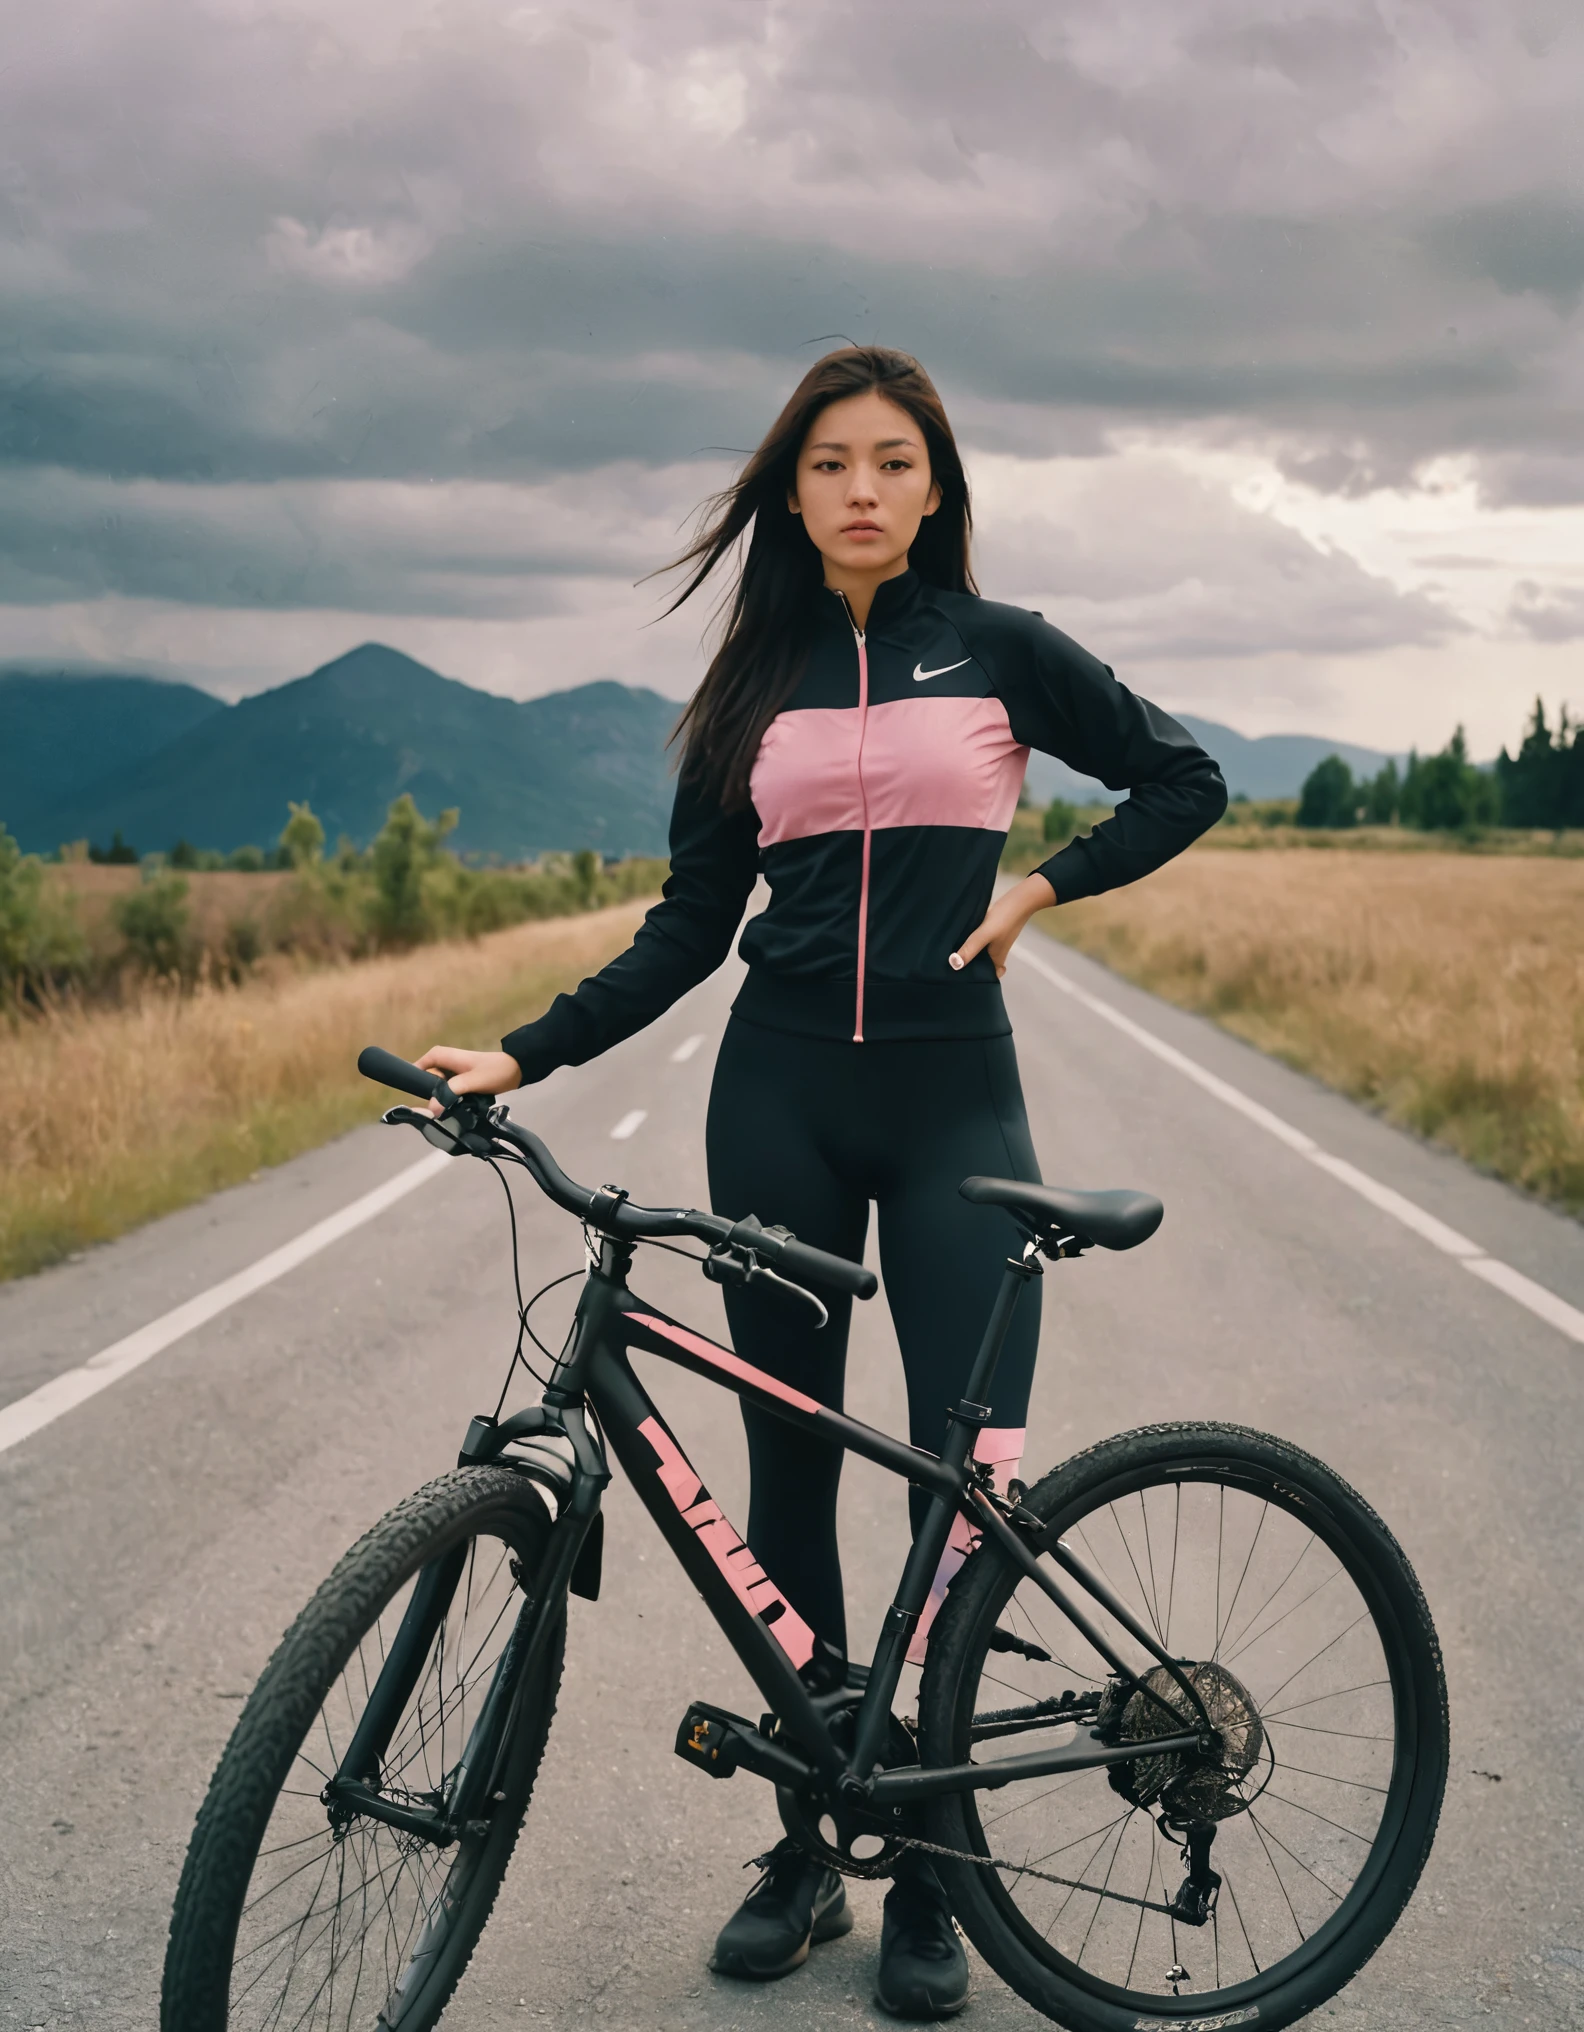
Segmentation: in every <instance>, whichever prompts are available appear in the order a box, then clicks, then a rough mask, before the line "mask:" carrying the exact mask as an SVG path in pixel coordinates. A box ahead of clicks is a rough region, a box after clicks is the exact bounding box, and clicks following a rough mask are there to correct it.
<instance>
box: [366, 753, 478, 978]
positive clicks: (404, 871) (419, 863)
mask: <svg viewBox="0 0 1584 2032" xmlns="http://www.w3.org/2000/svg"><path fill="white" fill-rule="evenodd" d="M456 822H457V813H456V811H455V810H454V809H453V810H451V811H443V812H441V814H440V816H439V818H438V819H436V820H435V821H434V823H433V824H432V825H431V824H430V822H429V820H428V819H426V818H425V817H424V815H423V813H422V812H421V811H420V810H419V809H418V807H417V805H416V804H414V803H413V800H412V795H411V793H410V792H409V791H405V790H404V791H403V792H402V794H401V796H400V797H398V798H397V800H396V802H395V803H394V804H393V805H392V806H391V808H390V810H389V811H388V812H387V813H386V815H385V823H384V825H383V826H382V827H381V828H380V830H379V832H378V834H377V835H376V836H375V840H374V844H373V845H372V846H371V847H370V849H369V863H370V866H371V868H372V871H373V875H374V905H373V910H372V912H371V917H372V922H373V930H374V935H375V937H376V939H377V940H378V941H379V943H380V944H381V945H391V946H400V945H415V944H417V942H418V941H419V940H420V939H421V938H422V937H423V936H424V933H425V931H426V930H427V929H428V925H427V921H426V916H425V911H424V877H425V876H426V875H427V874H429V872H430V871H431V870H432V869H434V868H437V867H438V866H439V865H440V862H441V858H442V856H441V843H442V841H443V840H444V839H445V837H446V835H447V834H448V833H449V832H451V831H452V830H453V829H454V828H455V826H456Z"/></svg>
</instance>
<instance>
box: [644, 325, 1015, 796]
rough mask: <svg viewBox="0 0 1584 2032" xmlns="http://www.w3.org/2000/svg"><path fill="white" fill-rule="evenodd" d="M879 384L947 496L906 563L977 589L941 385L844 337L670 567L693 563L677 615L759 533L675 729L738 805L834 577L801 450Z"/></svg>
mask: <svg viewBox="0 0 1584 2032" xmlns="http://www.w3.org/2000/svg"><path fill="white" fill-rule="evenodd" d="M870 389H875V390H877V391H878V392H879V393H880V394H882V395H884V396H885V398H886V399H887V401H889V402H894V403H895V404H896V405H897V407H898V408H899V409H903V410H906V412H907V414H908V415H909V416H910V417H911V418H912V419H913V421H914V423H915V424H916V425H917V426H918V428H919V430H920V431H922V432H923V435H924V444H925V448H926V450H927V451H928V453H929V462H930V472H931V476H932V477H933V479H934V481H935V483H936V485H937V486H938V487H939V488H940V494H941V498H940V506H939V507H938V508H937V509H936V510H935V513H934V514H933V515H930V516H926V517H925V519H924V521H923V523H922V524H921V525H920V528H919V533H918V536H917V538H916V539H915V541H914V544H913V548H912V549H911V551H910V552H909V553H908V563H909V565H910V566H911V567H912V569H913V570H914V571H916V572H917V573H918V575H919V577H920V578H921V579H927V580H928V581H929V583H930V584H931V585H935V586H940V587H943V588H944V589H945V590H947V591H948V592H957V593H962V592H967V593H974V592H977V591H978V590H979V589H978V587H977V586H976V585H975V584H974V579H973V571H972V569H971V566H970V564H969V557H968V545H969V538H970V535H971V533H972V528H973V515H972V512H971V510H970V507H969V503H968V481H967V477H966V475H965V474H964V472H963V467H962V458H961V456H960V454H959V453H958V450H957V441H956V439H955V438H954V437H953V436H952V428H951V425H950V424H949V423H948V422H947V421H946V411H945V409H944V408H943V406H942V404H941V399H940V397H939V395H937V394H936V392H935V384H934V383H933V382H932V381H931V380H930V377H929V376H928V374H926V373H925V371H924V369H923V368H922V367H921V366H920V365H919V363H918V361H917V360H915V359H914V358H913V357H912V355H911V354H909V353H895V352H892V351H891V350H890V348H889V347H886V346H843V347H842V348H841V350H840V351H839V352H835V353H827V354H826V355H825V357H824V359H823V360H816V361H815V363H814V365H813V366H812V367H810V369H809V370H808V372H807V373H806V374H805V375H804V376H803V379H802V380H801V381H800V382H799V383H798V385H797V387H796V388H795V389H794V390H793V391H792V397H791V400H790V401H789V402H788V403H787V405H786V407H785V409H783V410H782V412H781V414H780V415H779V416H778V417H777V418H776V420H775V422H774V423H773V424H772V425H771V426H770V429H769V431H768V433H767V434H766V436H765V440H764V442H763V444H761V445H760V447H759V449H758V450H757V451H756V452H755V453H754V455H753V457H752V458H751V459H749V461H748V463H747V465H745V466H744V467H743V469H742V471H741V473H739V474H738V476H737V478H736V480H735V481H733V483H732V485H731V486H729V487H727V488H726V489H725V490H724V491H723V492H721V493H719V494H716V495H714V496H712V497H711V499H710V500H708V501H706V502H705V504H704V506H703V508H702V509H701V510H700V511H699V532H698V535H697V536H696V537H695V538H694V540H693V542H692V543H690V544H689V545H688V547H687V549H686V550H685V551H684V552H683V553H682V555H681V556H680V557H679V558H677V559H676V560H675V561H674V562H673V563H672V564H671V565H670V566H668V567H667V569H668V570H671V571H685V572H687V573H688V574H689V576H688V580H687V583H686V584H685V585H684V586H683V588H682V590H681V592H680V593H678V594H677V596H676V598H675V599H674V600H673V601H672V603H671V605H670V606H669V607H668V608H667V609H666V611H667V613H671V614H674V613H675V612H676V610H677V608H678V607H680V606H681V605H682V603H683V602H684V601H685V600H689V599H691V598H692V597H693V595H694V594H695V593H696V592H697V591H698V589H699V588H700V586H702V585H703V583H704V581H705V580H706V579H707V578H708V577H709V575H710V573H711V572H712V571H714V569H715V567H716V566H717V565H718V564H719V563H720V562H721V560H722V559H723V558H724V557H725V556H726V554H727V552H728V551H730V550H731V549H732V548H733V546H734V545H735V544H736V543H737V541H738V539H739V538H740V537H741V536H742V534H743V532H744V531H745V530H746V529H747V528H748V526H749V524H750V523H751V524H752V525H753V534H752V535H751V536H750V537H749V540H748V554H747V556H746V557H745V558H744V559H743V562H742V568H741V570H740V571H739V572H738V574H737V582H736V585H735V586H734V587H733V588H732V591H731V593H730V596H729V598H728V599H726V600H725V601H723V602H722V607H723V611H724V613H725V617H726V618H725V627H724V629H723V631H722V634H721V641H720V647H719V648H718V649H717V650H716V651H715V654H714V656H713V657H712V658H711V660H710V666H709V669H708V670H707V671H706V672H705V673H704V681H703V683H702V684H701V685H700V686H699V688H698V690H697V691H696V692H695V693H694V694H693V696H692V698H691V699H689V700H688V703H687V706H686V708H685V710H684V711H683V714H682V717H681V719H680V720H679V721H678V722H677V731H676V737H675V738H681V739H682V740H683V741H684V742H685V746H684V749H683V756H682V773H683V775H684V777H685V778H687V779H688V780H689V781H690V782H692V783H693V784H695V785H696V786H697V787H698V788H700V789H701V790H704V791H706V792H707V793H710V794H712V795H714V796H716V797H718V798H719V800H720V802H721V804H722V806H723V807H724V808H725V809H726V810H728V811H731V810H740V809H741V807H742V806H743V805H745V804H746V803H747V801H748V777H749V772H750V771H751V770H752V768H753V765H754V757H755V756H756V755H757V754H758V752H759V743H760V741H761V740H763V738H764V732H765V729H766V728H767V727H768V726H769V724H770V722H771V721H772V720H773V719H774V718H775V716H776V714H777V713H778V712H780V710H781V708H782V707H783V706H784V705H785V704H786V702H787V700H788V699H789V698H790V697H791V695H792V692H793V690H794V689H795V687H796V685H797V681H798V678H799V676H800V675H801V673H802V669H803V664H804V661H805V659H806V657H807V654H808V638H809V623H810V619H811V617H812V614H813V612H814V603H815V600H816V598H817V597H818V594H819V590H820V587H821V586H822V584H823V583H824V568H823V564H822V561H821V558H820V554H819V552H818V550H817V549H816V548H815V547H814V543H813V540H812V539H811V537H810V536H809V533H808V530H807V529H806V528H805V527H804V523H803V518H802V516H801V515H794V514H792V513H791V512H790V510H789V509H788V507H787V495H788V493H789V492H791V491H792V490H793V489H794V487H795V485H796V480H797V462H798V454H799V452H800V451H801V450H802V449H803V443H804V440H805V439H806V438H807V436H808V434H809V430H810V428H811V427H812V425H813V423H814V420H815V418H816V417H817V416H818V415H819V413H820V411H821V410H823V409H825V408H826V407H828V405H829V404H831V403H832V402H840V401H841V400H842V399H843V398H844V397H845V396H848V395H864V394H867V393H868V391H869V390H870Z"/></svg>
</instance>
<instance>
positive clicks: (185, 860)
mask: <svg viewBox="0 0 1584 2032" xmlns="http://www.w3.org/2000/svg"><path fill="white" fill-rule="evenodd" d="M165 858H166V861H167V862H168V863H169V865H170V866H171V867H173V868H196V867H197V865H198V849H197V848H196V847H195V846H194V845H193V843H192V841H191V840H178V841H177V842H176V844H175V846H173V847H172V848H171V850H170V852H169V853H168V854H167V855H166V857H165Z"/></svg>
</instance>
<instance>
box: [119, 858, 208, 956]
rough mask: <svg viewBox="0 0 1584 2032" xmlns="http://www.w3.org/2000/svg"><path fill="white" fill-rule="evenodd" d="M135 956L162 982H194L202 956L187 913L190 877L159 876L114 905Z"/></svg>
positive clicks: (120, 930) (121, 927) (122, 930)
mask: <svg viewBox="0 0 1584 2032" xmlns="http://www.w3.org/2000/svg"><path fill="white" fill-rule="evenodd" d="M110 914H111V917H112V918H113V919H114V921H115V927H116V929H117V930H118V931H119V932H120V934H121V936H122V938H123V939H124V940H125V941H126V948H127V951H128V953H129V954H130V955H131V957H132V958H133V959H134V960H135V961H136V963H137V964H138V966H139V967H141V968H142V970H143V972H144V973H146V974H153V975H154V976H156V978H158V979H160V980H180V981H191V980H193V979H195V978H196V976H197V973H198V963H199V960H200V959H201V957H202V954H201V952H200V950H199V946H198V942H197V940H196V939H195V938H194V937H193V935H192V927H191V923H190V920H189V915H188V910H187V878H186V877H185V876H184V875H170V874H162V875H156V876H155V877H154V880H153V881H152V882H145V883H144V884H143V886H142V887H141V888H140V889H134V890H133V891H132V893H131V894H130V895H129V896H118V897H117V898H116V900H115V902H114V903H112V904H111V906H110Z"/></svg>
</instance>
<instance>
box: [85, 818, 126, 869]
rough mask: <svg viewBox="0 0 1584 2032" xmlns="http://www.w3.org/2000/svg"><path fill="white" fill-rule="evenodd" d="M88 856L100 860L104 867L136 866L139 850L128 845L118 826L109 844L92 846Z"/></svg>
mask: <svg viewBox="0 0 1584 2032" xmlns="http://www.w3.org/2000/svg"><path fill="white" fill-rule="evenodd" d="M88 858H89V860H90V861H97V862H99V864H100V865H101V866H103V867H112V868H135V867H136V866H137V863H138V850H137V848H136V847H129V846H128V845H127V843H126V841H125V840H124V839H122V837H121V828H120V827H119V826H117V827H116V829H115V832H114V833H113V834H112V836H111V839H110V844H109V846H107V847H94V846H90V847H89V849H88Z"/></svg>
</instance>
